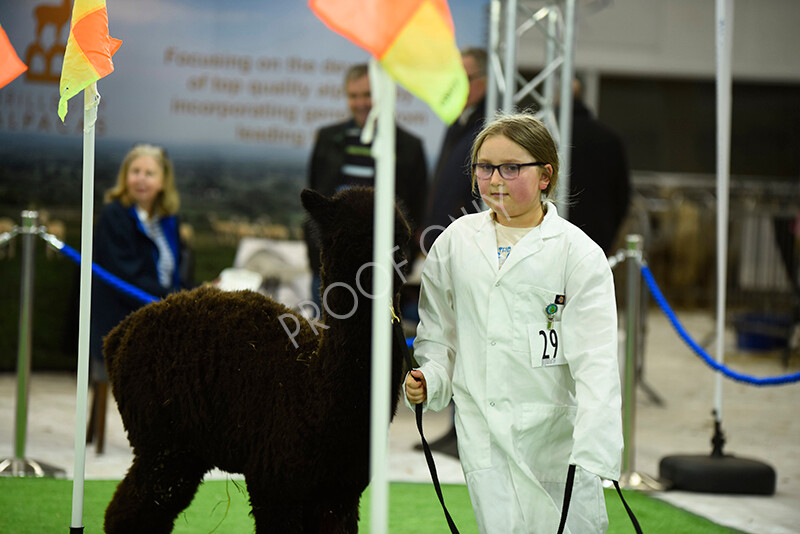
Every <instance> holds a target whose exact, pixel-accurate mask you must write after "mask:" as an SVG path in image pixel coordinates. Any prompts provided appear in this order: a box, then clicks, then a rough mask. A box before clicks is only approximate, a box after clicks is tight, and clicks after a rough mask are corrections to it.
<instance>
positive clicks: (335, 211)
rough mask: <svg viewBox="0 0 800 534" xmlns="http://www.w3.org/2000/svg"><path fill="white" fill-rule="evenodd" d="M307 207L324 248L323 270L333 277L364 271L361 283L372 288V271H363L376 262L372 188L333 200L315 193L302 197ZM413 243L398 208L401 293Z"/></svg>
mask: <svg viewBox="0 0 800 534" xmlns="http://www.w3.org/2000/svg"><path fill="white" fill-rule="evenodd" d="M300 199H301V200H302V203H303V207H304V208H305V209H306V211H307V212H308V214H309V215H310V216H311V220H312V222H313V231H314V232H315V233H316V237H317V238H318V240H319V244H320V250H321V252H320V255H321V258H322V264H323V269H324V270H326V271H328V273H329V274H332V272H331V271H332V270H333V269H335V270H336V271H337V273H339V274H342V275H344V276H348V274H352V275H355V274H356V273H357V272H359V269H361V272H362V273H363V274H362V275H360V276H359V278H360V280H361V281H362V282H363V283H364V285H365V286H366V287H371V285H368V284H371V278H369V276H370V273H371V269H362V267H363V266H364V265H365V264H368V263H369V262H371V261H373V254H372V250H373V247H372V241H373V235H372V234H373V228H374V226H375V225H374V222H373V221H374V219H373V216H374V211H375V200H374V190H373V189H372V188H369V187H351V188H349V189H345V190H343V191H341V192H340V193H337V194H335V195H334V196H332V197H330V198H329V197H326V196H323V195H321V194H319V193H317V192H316V191H313V190H311V189H305V190H303V192H302V193H301V195H300ZM410 239H411V229H410V227H409V225H408V222H406V219H405V217H404V216H403V213H402V211H401V210H400V209H399V208H398V207H397V206H395V207H394V244H395V245H397V247H398V248H397V249H396V250H395V253H394V256H393V261H394V263H395V265H397V266H398V269H399V270H400V271H401V272H402V274H403V276H400V275H399V274H398V273H397V272H395V280H394V288H395V291H398V290H399V288H400V286H401V285H402V283H403V282H404V281H405V274H407V272H408V266H409V265H408V261H407V258H406V255H405V249H406V246H407V245H408V243H409V241H410Z"/></svg>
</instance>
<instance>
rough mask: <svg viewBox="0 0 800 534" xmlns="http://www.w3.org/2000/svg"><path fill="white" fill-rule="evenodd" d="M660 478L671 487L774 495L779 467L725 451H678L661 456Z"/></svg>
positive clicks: (705, 491) (711, 491)
mask: <svg viewBox="0 0 800 534" xmlns="http://www.w3.org/2000/svg"><path fill="white" fill-rule="evenodd" d="M658 470H659V478H660V479H661V481H662V482H664V484H665V486H666V487H667V488H668V489H674V490H684V491H695V492H699V493H734V494H742V495H773V494H774V493H775V479H776V477H775V470H774V469H773V468H772V467H770V466H769V465H767V464H765V463H763V462H759V461H757V460H748V459H747V458H737V457H735V456H729V455H722V456H711V455H700V454H697V455H688V454H686V455H675V456H666V457H664V458H662V459H661V462H660V463H659V466H658Z"/></svg>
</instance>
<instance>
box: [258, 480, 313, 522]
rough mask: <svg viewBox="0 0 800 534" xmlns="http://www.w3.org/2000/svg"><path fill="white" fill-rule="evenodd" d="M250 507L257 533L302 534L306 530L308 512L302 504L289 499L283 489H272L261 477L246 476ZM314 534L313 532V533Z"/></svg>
mask: <svg viewBox="0 0 800 534" xmlns="http://www.w3.org/2000/svg"><path fill="white" fill-rule="evenodd" d="M244 478H245V482H246V483H247V492H248V493H249V494H250V507H251V510H252V514H253V519H255V522H256V533H257V534H262V533H267V532H291V533H296V534H302V533H305V532H309V531H308V530H306V523H307V521H308V517H307V515H306V512H307V510H306V509H305V508H304V507H303V506H302V504H301V503H299V502H297V501H294V500H290V499H288V498H287V496H286V494H285V492H283V491H282V490H283V488H280V487H272V486H270V485H269V484H268V483H265V482H264V481H262V479H261V477H254V476H252V475H247V474H245V477H244ZM312 532H313V531H312Z"/></svg>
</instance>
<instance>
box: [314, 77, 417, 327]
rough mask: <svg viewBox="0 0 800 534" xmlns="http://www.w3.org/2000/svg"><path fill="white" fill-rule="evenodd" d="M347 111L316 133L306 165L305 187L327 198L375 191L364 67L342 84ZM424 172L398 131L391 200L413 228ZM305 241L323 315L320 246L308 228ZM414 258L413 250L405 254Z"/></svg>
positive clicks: (411, 142) (413, 147)
mask: <svg viewBox="0 0 800 534" xmlns="http://www.w3.org/2000/svg"><path fill="white" fill-rule="evenodd" d="M344 88H345V94H346V95H347V105H348V107H349V108H350V113H351V115H352V116H351V118H350V119H348V120H346V121H344V122H340V123H337V124H333V125H330V126H326V127H323V128H321V129H320V130H319V131H318V132H317V137H316V141H315V143H314V149H313V151H312V153H311V159H310V161H309V165H308V187H309V188H310V189H314V190H316V191H317V192H319V193H322V194H323V195H326V196H331V195H333V194H335V193H337V192H339V191H341V190H342V189H344V188H347V187H351V186H355V185H360V186H369V187H374V185H375V160H374V159H373V158H372V155H371V153H370V145H366V144H364V143H362V142H361V130H362V128H363V127H364V124H365V123H366V121H367V116H368V115H369V112H370V110H371V109H372V98H371V96H370V83H369V72H368V67H367V65H366V64H357V65H353V66H352V67H350V69H348V71H347V73H346V74H345V79H344ZM427 184H428V169H427V164H426V162H425V152H424V149H423V147H422V141H421V140H420V139H419V138H418V137H416V136H415V135H413V134H411V133H410V132H408V131H406V130H405V129H403V128H401V127H400V126H397V128H396V130H395V196H396V200H397V201H398V203H399V204H400V205H401V206H402V207H403V209H404V210H405V213H406V215H407V216H408V219H409V223H410V224H411V225H412V227H413V226H415V225H419V224H421V222H422V215H423V210H424V206H425V202H426V193H427V186H428V185H427ZM304 234H305V241H306V245H307V247H308V261H309V266H310V267H311V273H312V283H311V295H312V298H313V300H314V302H315V303H316V304H317V306H318V307H319V311H320V312H322V302H321V295H320V294H319V289H320V284H321V280H320V277H319V270H320V259H319V245H318V244H317V242H316V239H315V236H314V235H313V231H312V229H311V227H310V225H309V224H306V226H305V232H304ZM410 252H411V253H412V255H409V256H408V257H411V258H413V257H414V256H413V254H416V247H415V250H413V251H410Z"/></svg>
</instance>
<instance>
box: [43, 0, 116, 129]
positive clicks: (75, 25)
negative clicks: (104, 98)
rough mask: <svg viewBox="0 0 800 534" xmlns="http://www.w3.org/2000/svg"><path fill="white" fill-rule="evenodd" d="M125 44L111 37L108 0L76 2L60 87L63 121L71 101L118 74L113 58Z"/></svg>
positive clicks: (60, 106)
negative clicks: (90, 86) (107, 9)
mask: <svg viewBox="0 0 800 534" xmlns="http://www.w3.org/2000/svg"><path fill="white" fill-rule="evenodd" d="M121 44H122V41H120V40H119V39H114V38H112V37H109V35H108V13H107V11H106V1H105V0H75V4H74V5H73V6H72V23H71V24H70V29H69V39H68V40H67V50H66V52H65V53H64V65H63V66H62V67H61V83H60V85H59V93H60V94H61V98H60V99H59V100H58V116H59V117H60V118H61V121H62V122H63V121H64V117H66V115H67V101H68V100H69V99H70V98H72V97H73V96H75V95H77V94H78V93H80V92H81V91H83V90H84V89H86V88H87V87H88V86H89V85H91V84H93V83H94V82H96V81H97V80H99V79H100V78H102V77H103V76H106V75H108V74H111V73H112V72H113V71H114V63H113V62H112V61H111V56H113V55H114V53H115V52H116V51H117V50H118V49H119V46H120V45H121Z"/></svg>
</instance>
